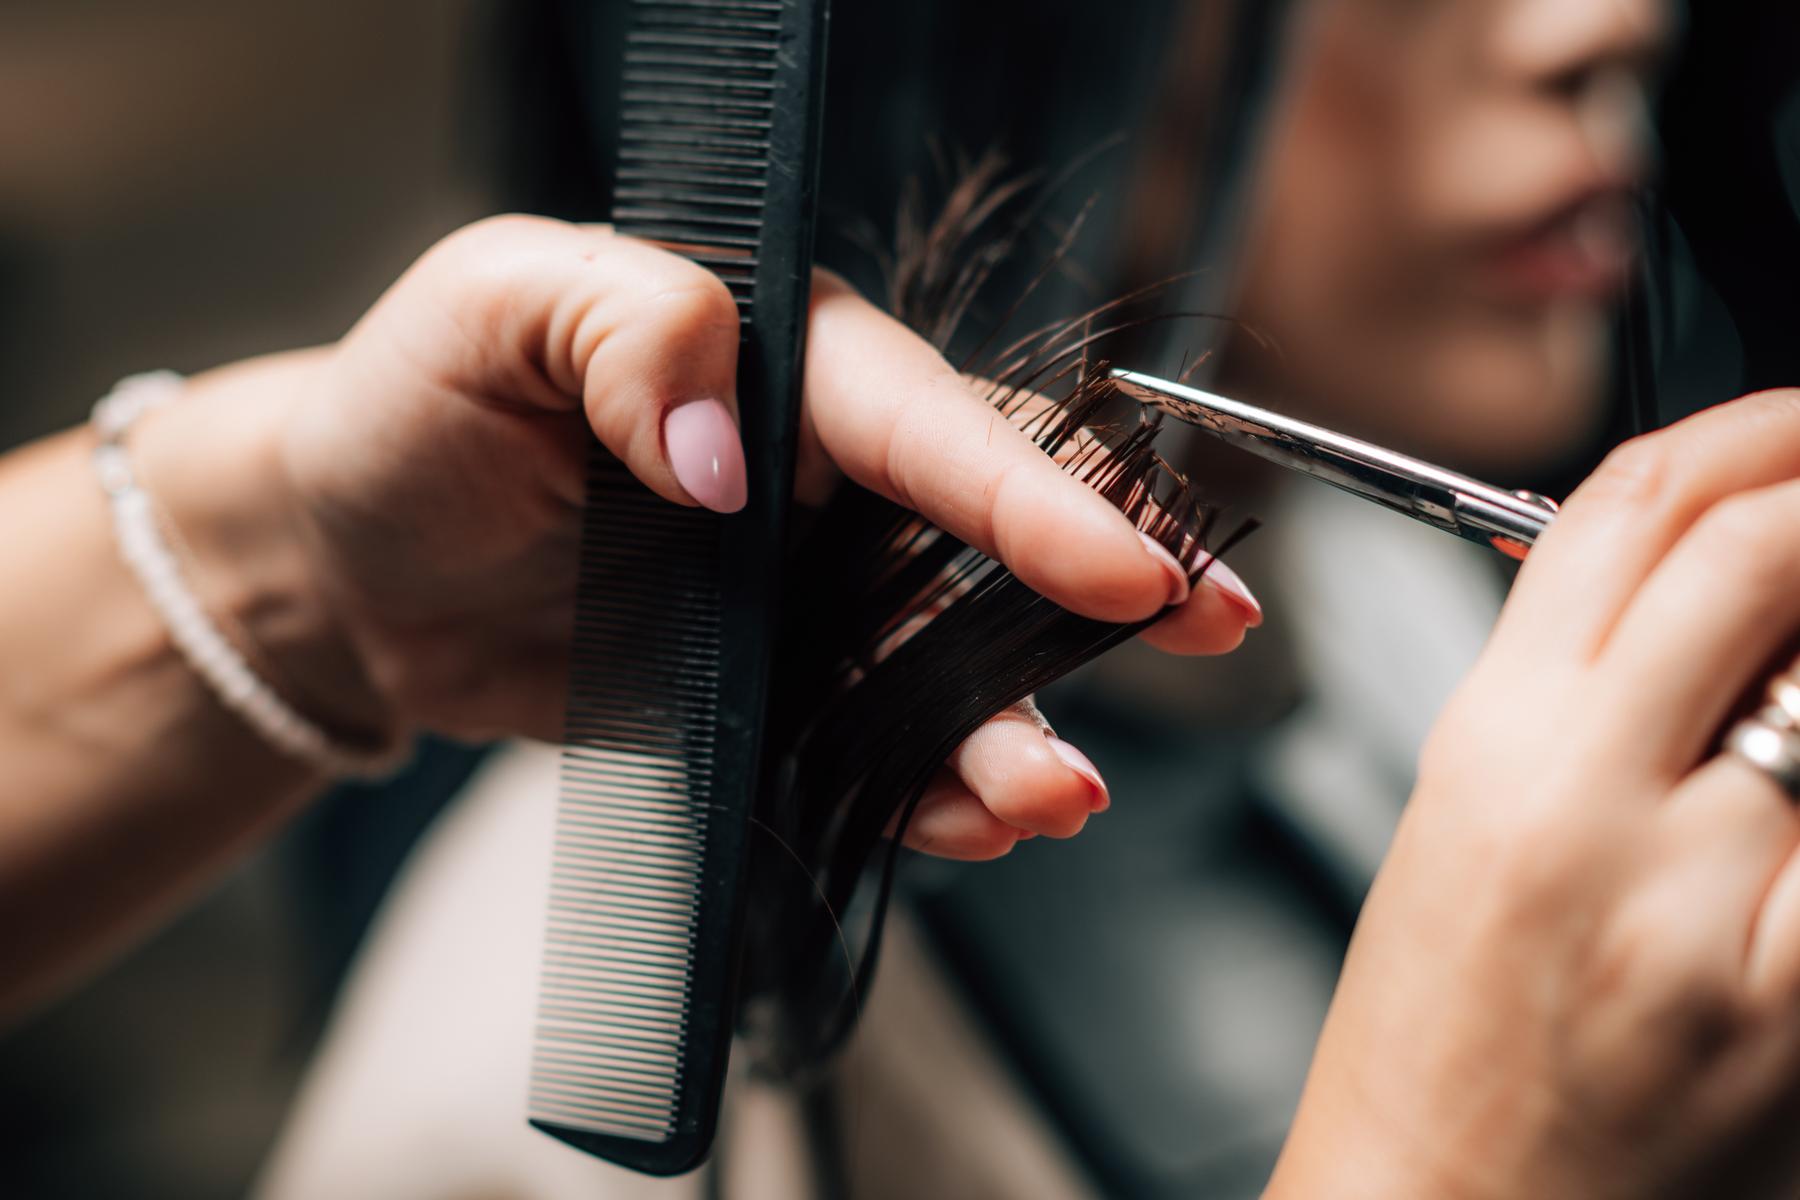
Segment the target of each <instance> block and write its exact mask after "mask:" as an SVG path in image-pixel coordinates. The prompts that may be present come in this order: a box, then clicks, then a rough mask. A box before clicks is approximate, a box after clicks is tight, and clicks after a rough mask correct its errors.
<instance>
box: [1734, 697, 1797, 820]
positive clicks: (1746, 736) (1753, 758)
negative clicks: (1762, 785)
mask: <svg viewBox="0 0 1800 1200" xmlns="http://www.w3.org/2000/svg"><path fill="white" fill-rule="evenodd" d="M1725 749H1726V750H1727V751H1728V752H1730V753H1731V754H1733V755H1735V756H1736V757H1737V758H1739V759H1742V760H1743V761H1744V762H1746V763H1749V764H1750V765H1751V766H1753V767H1755V768H1756V769H1757V770H1758V771H1761V772H1762V773H1763V774H1764V775H1767V776H1768V777H1769V778H1770V779H1771V780H1773V781H1774V782H1775V784H1776V786H1778V787H1779V788H1781V789H1782V791H1784V792H1786V793H1787V794H1788V798H1789V799H1790V800H1800V734H1797V733H1794V732H1793V731H1792V730H1791V729H1783V728H1779V727H1777V726H1775V725H1772V724H1770V723H1769V722H1768V721H1766V720H1764V719H1763V718H1762V717H1760V716H1757V717H1748V718H1746V719H1744V720H1742V721H1739V722H1738V723H1737V724H1736V725H1734V726H1732V728H1731V732H1730V733H1728V734H1726V735H1725Z"/></svg>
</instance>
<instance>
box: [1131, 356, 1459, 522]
mask: <svg viewBox="0 0 1800 1200" xmlns="http://www.w3.org/2000/svg"><path fill="white" fill-rule="evenodd" d="M1112 374H1113V379H1114V380H1115V381H1116V382H1117V383H1118V385H1119V389H1120V390H1121V391H1122V392H1124V393H1125V394H1126V395H1128V396H1130V397H1131V398H1132V399H1134V400H1138V401H1140V402H1142V403H1144V404H1148V405H1150V406H1152V407H1154V408H1156V409H1159V410H1161V411H1162V412H1166V413H1168V414H1169V415H1170V416H1172V417H1175V418H1176V419H1177V420H1180V421H1184V422H1186V423H1188V424H1190V425H1194V426H1197V427H1199V428H1202V429H1204V430H1206V431H1207V432H1208V433H1209V434H1211V435H1213V436H1214V437H1217V438H1218V439H1219V440H1220V441H1223V442H1227V443H1229V444H1231V445H1233V446H1237V447H1239V448H1240V449H1243V450H1247V451H1249V452H1250V453H1251V454H1254V455H1256V456H1257V457H1259V458H1263V459H1267V460H1268V461H1269V462H1272V463H1275V464H1276V465H1278V466H1282V467H1286V468H1287V469H1289V470H1290V471H1299V472H1300V473H1302V474H1304V475H1311V476H1313V477H1314V478H1315V479H1322V480H1324V481H1325V482H1326V483H1329V484H1332V485H1334V486H1336V487H1340V488H1343V489H1344V490H1345V491H1347V492H1354V493H1355V494H1356V495H1358V496H1361V497H1362V498H1363V499H1365V500H1369V501H1372V502H1373V503H1375V504H1379V505H1382V506H1383V507H1385V508H1391V509H1393V510H1394V511H1396V512H1400V513H1404V514H1405V515H1407V516H1409V517H1412V518H1414V519H1415V520H1419V521H1424V522H1426V523H1427V524H1430V525H1435V526H1437V527H1438V528H1439V529H1442V530H1445V531H1446V532H1449V533H1460V532H1461V529H1460V527H1459V526H1458V523H1457V520H1456V514H1455V495H1454V493H1453V492H1452V491H1451V489H1450V488H1448V487H1447V486H1445V485H1444V484H1443V483H1442V482H1441V481H1438V480H1435V479H1432V478H1430V477H1429V476H1427V475H1423V474H1421V473H1420V472H1419V471H1417V470H1416V469H1415V468H1416V467H1420V466H1424V465H1425V464H1422V463H1416V462H1415V461H1414V460H1412V459H1408V458H1407V457H1406V456H1404V455H1400V454H1396V453H1394V452H1393V451H1390V450H1387V449H1384V448H1383V447H1380V446H1376V445H1374V444H1373V443H1370V442H1365V441H1362V440H1360V439H1358V438H1353V437H1349V436H1347V435H1345V434H1341V433H1336V432H1334V431H1332V430H1329V429H1325V428H1323V427H1322V426H1318V425H1313V424H1311V423H1309V422H1306V421H1301V420H1297V419H1295V418H1293V417H1288V416H1283V415H1282V414H1280V413H1274V412H1270V411H1268V410H1267V409H1261V408H1257V407H1256V406H1255V405H1252V404H1245V403H1243V402H1242V401H1240V400H1232V399H1230V398H1229V397H1226V396H1219V395H1215V394H1213V393H1212V392H1207V391H1203V390H1201V389H1200V388H1192V387H1188V386H1187V385H1185V384H1178V383H1171V382H1170V381H1169V380H1166V379H1158V378H1156V377H1155V376H1153V375H1143V374H1140V373H1138V372H1136V371H1125V370H1118V369H1115V370H1114V371H1113V373H1112Z"/></svg>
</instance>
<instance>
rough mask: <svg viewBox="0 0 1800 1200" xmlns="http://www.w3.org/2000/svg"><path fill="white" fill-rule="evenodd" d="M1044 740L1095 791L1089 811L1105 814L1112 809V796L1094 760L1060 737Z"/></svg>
mask: <svg viewBox="0 0 1800 1200" xmlns="http://www.w3.org/2000/svg"><path fill="white" fill-rule="evenodd" d="M1044 740H1045V741H1047V742H1049V743H1050V749H1051V750H1052V751H1054V752H1055V754H1056V757H1058V758H1060V759H1062V760H1063V764H1064V765H1065V766H1067V767H1068V768H1069V770H1071V771H1073V772H1075V773H1076V774H1077V775H1079V776H1081V777H1082V778H1083V779H1085V780H1087V781H1088V785H1089V786H1090V787H1092V788H1093V789H1094V794H1093V796H1091V797H1090V798H1089V801H1088V808H1089V810H1090V811H1092V812H1105V811H1106V810H1107V809H1108V808H1111V807H1112V795H1111V793H1109V792H1108V791H1107V790H1106V780H1104V779H1102V778H1100V768H1099V767H1096V766H1095V765H1094V763H1093V760H1092V759H1090V758H1088V756H1087V755H1085V754H1083V753H1082V752H1081V751H1079V750H1077V749H1076V748H1075V747H1073V746H1071V745H1069V743H1067V742H1065V741H1063V740H1062V739H1061V738H1059V737H1046V738H1045V739H1044Z"/></svg>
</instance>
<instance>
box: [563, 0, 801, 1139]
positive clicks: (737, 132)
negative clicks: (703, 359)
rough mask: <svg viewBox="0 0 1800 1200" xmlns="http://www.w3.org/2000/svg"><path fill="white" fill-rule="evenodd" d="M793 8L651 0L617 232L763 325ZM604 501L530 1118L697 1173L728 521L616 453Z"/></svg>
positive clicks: (630, 62)
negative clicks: (673, 499)
mask: <svg viewBox="0 0 1800 1200" xmlns="http://www.w3.org/2000/svg"><path fill="white" fill-rule="evenodd" d="M793 7H794V0H634V3H633V5H632V8H631V28H630V31H629V33H628V34H627V37H626V40H625V50H624V60H625V61H624V87H623V91H622V102H623V107H622V112H621V125H620V148H619V157H618V163H617V169H616V172H615V201H614V209H613V221H614V224H615V226H616V227H617V228H618V229H619V231H620V232H622V233H627V234H631V235H633V236H635V237H640V238H647V239H651V240H657V241H663V242H669V243H674V244H676V245H677V247H678V248H679V249H681V250H682V251H683V252H684V253H685V254H687V256H688V257H689V258H691V259H693V260H694V261H695V262H698V263H700V264H701V265H703V266H707V267H709V268H711V269H713V270H714V271H715V272H716V273H717V274H718V275H719V276H720V277H721V278H722V279H723V280H724V281H725V283H726V285H727V286H728V287H729V288H730V289H731V292H732V295H733V298H734V299H735V300H736V301H737V304H738V309H739V314H740V316H741V317H742V318H743V320H744V321H745V324H746V329H748V328H749V319H750V313H751V310H752V307H753V301H754V295H753V293H754V285H755V277H756V270H757V265H758V254H757V251H758V247H759V244H760V240H761V230H762V225H763V211H764V206H765V198H766V194H767V192H768V174H769V165H768V164H769V159H770V153H771V133H772V117H773V114H774V104H775V95H776V76H777V50H778V47H779V46H780V41H779V36H778V35H779V34H780V32H781V21H782V19H783V16H784V13H787V12H788V11H789V10H790V9H792V8H793ZM746 383H747V381H744V380H740V390H741V391H742V389H743V387H744V386H745V385H746ZM588 495H589V498H590V499H589V503H588V506H587V517H586V520H585V521H584V525H583V532H582V547H581V573H580V577H579V580H578V587H577V600H576V622H575V649H574V652H573V657H572V662H571V687H570V698H569V707H568V717H567V725H566V733H565V742H566V749H565V751H564V755H563V763H562V787H561V795H560V804H559V809H558V816H557V825H556V843H555V849H554V851H553V858H552V866H551V896H550V916H549V925H548V932H547V934H546V937H545V948H544V968H543V979H542V984H541V986H540V990H539V1008H538V1014H537V1038H536V1046H535V1049H534V1053H533V1060H532V1076H531V1091H530V1102H529V1113H530V1116H531V1118H532V1120H533V1121H534V1122H535V1123H537V1124H539V1125H540V1126H542V1127H544V1128H546V1129H548V1130H549V1131H550V1132H552V1133H555V1134H557V1136H560V1137H564V1138H565V1140H571V1141H574V1142H575V1144H577V1145H583V1146H584V1148H588V1149H594V1150H596V1151H597V1152H600V1153H603V1154H605V1155H606V1156H607V1157H609V1158H613V1159H614V1160H615V1161H620V1162H625V1163H627V1164H628V1165H633V1166H637V1167H639V1168H640V1169H646V1170H653V1171H656V1172H657V1173H666V1172H667V1171H668V1170H672V1169H682V1168H683V1166H684V1165H691V1164H690V1163H687V1161H686V1159H685V1158H678V1157H667V1156H668V1155H672V1154H673V1151H674V1147H675V1146H676V1145H677V1144H679V1143H681V1142H684V1141H686V1142H692V1141H693V1139H695V1138H696V1137H699V1138H701V1139H702V1140H701V1141H700V1143H699V1148H698V1151H696V1150H694V1149H692V1148H691V1147H690V1148H689V1149H686V1150H684V1151H683V1152H682V1153H684V1154H687V1155H690V1156H691V1155H692V1154H693V1153H697V1152H703V1150H704V1138H706V1137H709V1136H710V1132H709V1130H710V1117H707V1116H704V1115H697V1113H696V1106H697V1105H699V1104H701V1103H703V1101H702V1100H701V1099H700V1098H699V1097H698V1096H697V1095H696V1094H690V1089H695V1088H701V1086H702V1085H701V1084H699V1083H697V1082H696V1079H697V1078H698V1077H699V1076H700V1075H703V1074H705V1073H706V1072H707V1070H708V1069H709V1067H708V1064H707V1063H706V1062H705V1055H706V1053H707V1051H706V1050H705V1049H704V1047H705V1045H706V1044H708V1043H709V1042H712V1043H719V1042H720V1037H719V1026H720V1023H721V1022H724V1023H726V1025H728V1023H729V1021H730V1013H729V1012H723V1011H720V1006H719V1005H718V1004H717V1003H716V1002H715V1001H714V998H713V989H715V988H718V987H721V986H723V987H727V988H728V986H729V979H728V970H729V968H728V967H726V966H722V965H721V964H720V962H718V961H714V960H712V959H709V958H708V957H706V956H707V954H708V953H710V950H709V949H703V947H706V946H707V938H708V935H707V933H706V931H705V929H704V928H703V925H704V922H705V920H707V919H713V920H717V919H719V918H718V917H713V918H703V916H702V906H703V901H705V902H707V903H719V902H721V901H722V903H723V906H724V907H725V908H727V909H729V908H730V906H731V903H732V900H731V898H730V897H729V896H725V897H721V896H720V895H719V894H718V892H717V889H718V888H719V886H720V884H721V881H722V880H723V879H724V878H725V877H727V876H729V875H730V872H729V870H728V869H727V868H726V867H725V866H724V865H723V862H722V860H721V859H720V857H719V856H720V855H728V854H730V853H731V852H732V848H731V842H732V839H731V837H730V835H729V834H728V833H727V832H726V831H725V830H726V828H727V827H728V826H729V822H726V821H724V820H723V819H722V816H721V814H723V812H724V811H725V810H727V809H730V808H746V809H747V805H748V796H749V794H750V792H749V790H748V789H749V786H750V784H749V782H748V781H745V780H739V779H728V780H720V779H718V777H717V767H718V764H719V762H720V759H719V758H718V752H719V747H718V745H717V741H718V738H719V735H720V730H721V728H723V727H722V726H721V725H720V716H721V712H722V710H724V709H730V710H731V711H733V712H735V711H736V709H734V708H732V704H733V699H732V698H733V696H734V695H735V693H734V692H732V691H730V690H728V689H726V690H722V687H721V673H720V662H721V657H722V654H723V653H724V651H723V646H724V641H725V638H724V635H723V632H722V608H723V603H722V596H721V590H720V587H721V568H720V554H721V540H720V529H721V524H720V519H719V518H718V517H716V516H714V515H713V514H711V513H708V512H705V511H703V510H699V509H690V508H680V507H677V506H675V505H672V504H669V503H668V502H667V501H664V500H662V499H661V498H659V497H657V496H655V495H654V494H652V493H651V492H649V491H648V490H647V489H645V488H644V487H643V486H642V485H641V484H639V483H638V482H637V481H636V480H635V479H634V478H633V477H632V476H631V474H630V473H629V472H628V471H627V470H626V468H625V467H624V466H623V465H622V464H621V463H619V462H618V461H617V460H616V459H614V458H612V457H611V456H610V455H608V454H606V453H605V452H604V451H599V452H597V453H596V454H595V455H594V462H593V464H592V466H591V468H590V472H589V481H588ZM740 703H741V701H740ZM731 761H735V760H731ZM715 825H719V826H721V828H720V829H718V830H715V829H714V826H715ZM731 915H732V914H730V913H729V912H726V913H724V914H722V916H723V919H724V920H725V921H726V923H727V924H728V923H729V921H730V919H731ZM709 981H710V982H709ZM696 1056H698V1057H696ZM712 1086H715V1087H716V1081H715V1083H714V1084H713V1085H712ZM715 1102H716V1099H715ZM703 1125H704V1126H705V1127H706V1130H707V1132H705V1133H702V1132H701V1127H702V1126H703ZM571 1131H572V1132H573V1134H574V1136H573V1137H571ZM610 1139H625V1140H626V1141H628V1142H632V1143H642V1144H643V1149H642V1151H641V1152H639V1153H636V1154H634V1152H632V1151H629V1150H622V1149H620V1148H619V1147H618V1146H617V1145H616V1144H610ZM656 1143H669V1144H670V1146H669V1148H668V1149H667V1150H658V1149H655V1148H654V1144H656Z"/></svg>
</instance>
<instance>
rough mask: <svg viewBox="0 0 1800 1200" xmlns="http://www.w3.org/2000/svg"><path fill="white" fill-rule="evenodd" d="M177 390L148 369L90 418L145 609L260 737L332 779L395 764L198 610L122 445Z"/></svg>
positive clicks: (101, 471)
mask: <svg viewBox="0 0 1800 1200" xmlns="http://www.w3.org/2000/svg"><path fill="white" fill-rule="evenodd" d="M181 388H182V378H181V376H179V375H177V374H175V372H173V371H152V372H148V373H146V374H143V375H132V376H130V377H128V378H126V379H122V380H120V381H119V382H118V384H116V385H115V386H114V387H113V390H112V391H111V392H110V393H109V394H108V395H106V396H104V397H102V398H101V400H100V401H99V403H97V404H95V405H94V413H93V417H92V420H91V424H92V425H93V428H94V432H95V434H96V435H97V436H98V438H99V444H98V445H97V446H95V447H94V470H95V472H96V473H97V474H98V475H99V478H100V486H101V488H102V489H103V490H104V491H105V492H106V495H107V499H108V500H109V501H110V503H111V507H112V516H113V533H114V535H115V536H116V537H117V539H118V543H119V553H120V555H121V556H122V557H123V558H124V560H125V565H126V566H128V567H129V568H130V569H131V573H132V574H133V575H135V576H137V580H138V583H140V584H141V585H143V588H144V593H145V595H146V596H147V597H148V598H149V601H150V607H151V608H153V609H155V610H156V614H157V615H158V616H159V617H161V618H162V621H163V624H164V626H165V627H166V628H167V629H168V631H169V639H170V641H172V642H173V643H174V644H175V647H176V649H178V650H179V651H180V652H181V656H182V657H183V658H184V659H186V660H187V663H188V665H189V666H190V667H191V668H193V670H194V673H195V674H197V675H199V676H200V678H201V679H202V680H204V681H205V682H206V685H207V686H208V687H209V688H211V689H212V691H213V693H214V694H215V695H216V696H218V698H219V700H220V702H221V703H223V704H224V706H225V707H226V708H228V709H230V710H231V711H232V712H234V713H236V714H237V715H238V716H239V717H240V718H242V719H243V721H244V722H245V723H246V724H248V725H249V726H250V727H251V728H252V729H254V730H256V732H257V733H259V734H261V735H262V737H263V738H264V740H266V741H267V742H269V744H271V745H272V746H274V747H275V748H276V749H278V750H280V751H282V752H283V753H285V754H287V755H289V756H291V757H293V758H297V759H299V760H300V761H302V762H304V763H306V764H308V765H309V766H311V767H313V768H314V769H316V770H319V771H322V772H324V773H325V774H327V775H330V776H334V777H349V778H374V777H379V776H382V775H387V774H390V773H392V771H393V770H394V768H395V767H396V766H398V765H399V761H400V755H399V752H398V750H399V748H389V749H384V750H381V751H377V752H370V751H367V750H362V749H359V748H357V747H355V746H348V745H345V744H344V743H343V742H341V741H339V740H338V739H336V738H334V737H332V736H331V735H330V734H329V733H327V732H326V731H325V730H323V729H321V728H320V727H319V726H317V725H315V724H314V723H313V722H311V721H309V720H307V719H306V718H305V717H303V716H301V715H300V714H299V713H298V712H295V711H294V709H293V708H292V707H291V706H290V705H289V704H288V703H287V702H286V701H285V700H283V699H282V698H281V697H280V696H278V695H277V694H276V693H275V690H274V689H273V688H271V687H270V686H269V685H268V684H267V683H265V682H264V681H263V680H262V679H261V678H260V677H258V675H257V674H256V672H255V671H254V670H252V669H251V667H250V664H249V663H248V662H246V661H245V659H244V656H243V655H242V654H240V653H239V652H238V650H237V648H236V647H235V646H233V645H232V644H231V643H230V642H229V641H227V640H226V638H225V636H224V635H223V634H222V633H220V632H219V630H218V627H217V626H215V625H214V624H213V623H212V621H211V619H210V618H208V617H207V615H206V610H205V609H204V608H202V607H201V605H200V601H199V600H198V599H197V598H196V597H195V595H194V592H193V589H191V588H190V587H189V586H188V584H187V580H186V579H184V578H183V577H182V574H181V568H180V566H179V564H178V563H177V562H176V561H175V556H174V555H173V554H171V553H170V552H169V547H168V544H167V543H166V542H165V541H164V540H163V536H162V531H161V529H159V528H158V526H157V518H156V508H155V505H154V504H153V503H152V502H151V499H150V497H149V495H148V494H147V493H146V492H145V491H144V490H143V489H142V488H140V487H139V486H138V484H137V477H136V476H135V475H134V474H133V472H132V469H131V458H130V456H129V455H128V454H127V453H126V450H125V435H126V434H127V433H129V432H130V430H131V427H132V425H134V424H135V423H136V422H137V419H138V418H139V417H141V416H143V415H144V413H146V412H148V411H150V410H151V409H153V408H158V407H160V406H162V405H164V404H166V403H168V402H169V401H170V400H171V399H173V398H174V397H175V396H176V395H178V394H179V393H180V391H181Z"/></svg>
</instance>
